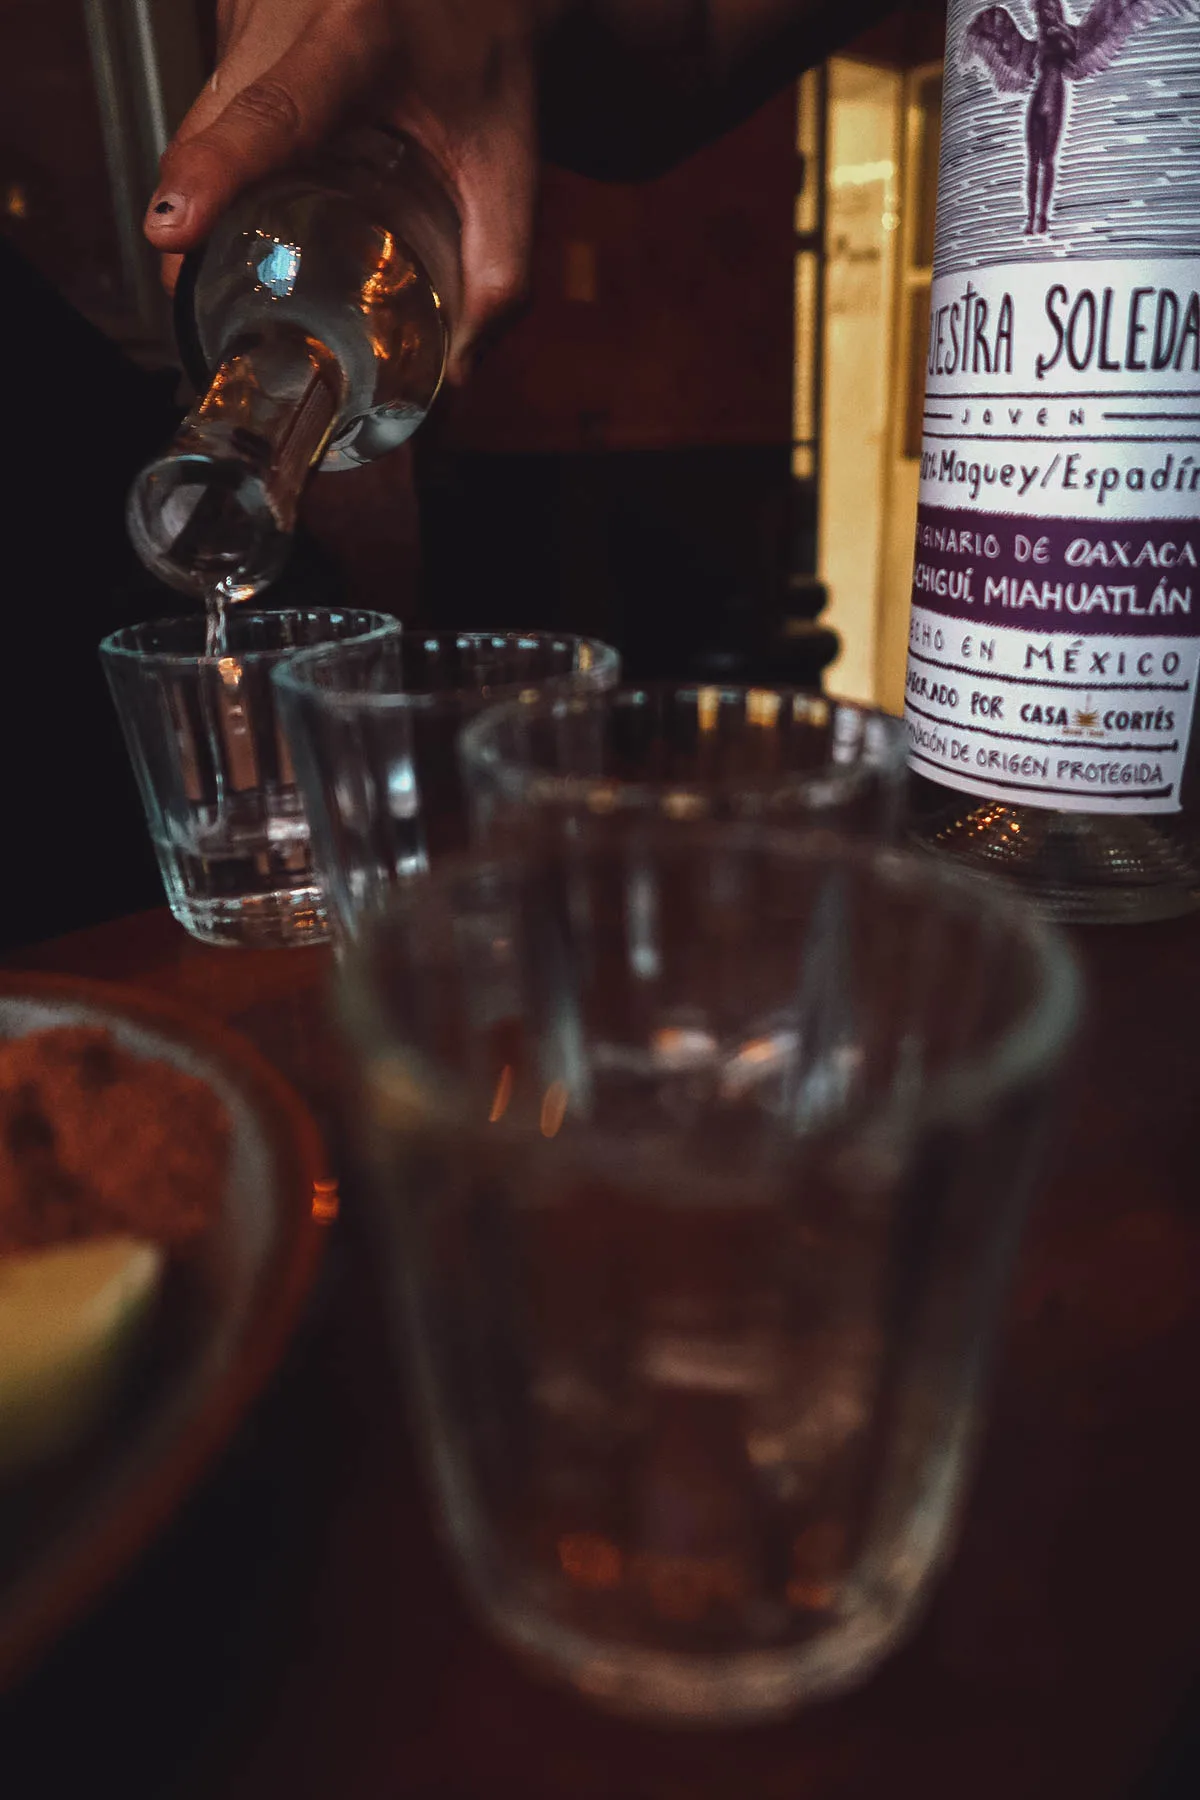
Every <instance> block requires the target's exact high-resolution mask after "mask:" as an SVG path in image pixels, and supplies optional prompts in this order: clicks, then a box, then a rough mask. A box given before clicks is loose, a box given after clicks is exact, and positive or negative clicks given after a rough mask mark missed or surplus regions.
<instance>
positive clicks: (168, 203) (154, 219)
mask: <svg viewBox="0 0 1200 1800" xmlns="http://www.w3.org/2000/svg"><path fill="white" fill-rule="evenodd" d="M187 210H188V203H187V200H186V199H185V198H184V196H183V195H182V194H156V195H155V196H154V199H153V200H151V202H150V205H149V207H148V208H147V211H146V217H147V218H148V219H149V220H150V222H151V223H152V224H156V225H168V224H170V225H182V224H183V222H184V219H185V218H186V217H187Z"/></svg>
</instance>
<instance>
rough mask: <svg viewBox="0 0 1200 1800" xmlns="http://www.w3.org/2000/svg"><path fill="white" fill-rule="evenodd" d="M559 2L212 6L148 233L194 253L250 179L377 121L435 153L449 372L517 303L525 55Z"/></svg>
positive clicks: (237, 0)
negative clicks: (453, 221)
mask: <svg viewBox="0 0 1200 1800" xmlns="http://www.w3.org/2000/svg"><path fill="white" fill-rule="evenodd" d="M562 3H563V0H220V4H219V11H218V30H219V43H218V51H219V54H218V62H217V69H216V73H215V74H214V76H213V78H212V81H211V82H210V83H209V85H208V87H207V88H206V89H205V90H204V92H203V93H202V94H201V95H200V97H199V99H198V100H197V101H196V103H195V105H194V106H193V107H192V109H191V111H190V112H189V113H188V115H187V117H186V118H185V119H184V121H183V123H182V125H181V126H180V128H179V130H178V132H177V133H176V135H175V138H174V140H173V142H172V143H171V144H170V146H169V147H168V149H167V151H166V154H165V155H164V157H163V159H162V164H161V168H160V172H159V185H158V187H157V189H156V190H155V193H154V196H153V198H152V199H151V201H150V206H149V208H148V210H147V213H146V221H145V229H146V235H147V237H148V238H149V239H150V242H151V243H152V244H153V245H154V246H155V248H156V249H158V250H161V251H162V252H164V256H165V261H166V269H165V275H166V279H167V281H168V285H173V282H174V274H175V271H176V269H177V267H178V253H180V252H182V251H185V250H189V249H192V248H193V247H194V246H196V245H197V244H200V243H202V242H203V240H204V238H205V237H206V235H207V234H208V232H209V230H210V229H211V228H212V226H213V224H214V223H215V222H216V220H217V218H218V217H219V216H220V214H221V213H222V212H223V211H224V210H225V209H226V207H228V205H229V204H230V202H231V201H232V200H233V199H234V198H235V197H236V195H237V194H238V193H240V192H241V190H242V189H243V188H244V187H246V186H247V185H248V184H249V183H250V182H252V181H255V180H257V179H258V178H259V177H261V176H263V175H266V174H269V173H271V172H272V171H273V170H275V169H277V168H280V167H281V166H283V165H284V164H286V163H288V162H290V161H291V160H292V159H293V158H294V157H295V156H296V155H297V154H298V153H299V152H300V151H303V150H306V149H308V148H310V147H312V146H315V145H318V144H320V143H321V142H322V141H323V140H324V139H325V138H326V137H328V136H329V135H330V134H331V133H332V132H333V131H335V130H336V129H337V128H338V127H339V126H340V125H341V124H343V123H349V122H354V121H372V120H373V121H375V122H386V123H388V124H390V125H394V126H396V127H397V128H398V129H401V130H403V131H405V132H407V133H408V134H409V135H410V136H411V137H413V138H414V139H415V140H416V141H417V142H418V143H419V144H421V146H422V147H423V148H424V149H425V150H426V152H427V153H428V154H429V155H430V156H431V157H432V159H433V161H434V163H435V164H436V166H437V167H438V168H439V170H440V171H441V174H442V176H443V179H444V180H445V182H446V185H447V188H448V189H449V191H450V193H451V194H452V196H453V198H454V200H455V202H456V204H457V206H458V209H459V215H460V218H461V221H462V258H463V302H462V313H461V316H460V319H459V323H458V328H457V330H456V333H455V340H454V344H453V347H452V352H451V363H450V367H449V371H448V373H449V376H450V379H451V380H453V381H461V380H462V379H463V377H464V375H465V374H466V372H467V370H468V368H469V366H470V361H471V357H472V353H473V351H474V350H475V348H476V347H477V346H478V343H479V340H480V337H481V334H482V333H483V332H484V331H485V330H486V328H487V327H488V326H490V325H491V324H493V323H494V322H495V321H496V320H497V319H498V318H499V317H501V316H502V315H503V314H504V312H505V311H507V310H508V309H509V308H510V307H511V306H512V305H513V304H514V303H515V302H516V301H517V300H519V299H520V297H521V295H522V294H523V292H524V289H525V284H526V279H527V269H528V260H529V247H530V238H531V233H532V221H533V200H534V189H535V183H536V169H537V147H536V128H535V117H534V109H535V91H534V89H535V83H534V54H535V48H536V41H537V38H538V36H539V34H540V32H541V31H542V29H543V28H544V27H545V26H546V24H548V23H549V21H550V20H551V18H552V17H553V16H555V15H556V14H557V12H558V11H559V10H560V8H561V5H562Z"/></svg>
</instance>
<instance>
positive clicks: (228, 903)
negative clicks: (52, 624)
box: [100, 606, 400, 945]
mask: <svg viewBox="0 0 1200 1800" xmlns="http://www.w3.org/2000/svg"><path fill="white" fill-rule="evenodd" d="M399 629H400V627H399V625H398V624H397V623H396V621H395V619H392V618H389V616H388V615H387V614H386V613H377V612H363V611H359V610H355V609H350V608H346V609H339V610H337V611H329V610H325V609H322V608H307V609H304V610H296V609H292V610H287V611H278V612H252V611H249V610H247V609H245V608H243V607H240V606H239V607H230V608H229V609H228V612H227V613H226V616H225V638H224V643H223V645H222V647H221V649H220V651H219V652H214V651H212V650H211V649H210V647H209V643H208V638H207V621H206V619H205V615H204V614H203V613H199V612H197V613H191V614H188V615H185V616H183V617H180V618H176V619H159V620H156V621H154V622H152V623H150V624H146V625H131V626H129V627H127V628H126V629H125V630H124V631H117V632H114V633H113V635H112V636H111V637H107V638H105V640H104V642H103V643H102V644H101V645H100V657H101V661H102V662H103V665H104V672H105V674H106V676H107V678H108V685H109V688H110V690H111V693H112V697H113V700H114V702H115V704H116V708H117V712H118V714H119V716H120V720H121V729H122V731H123V733H124V736H125V743H126V745H127V747H128V750H129V755H130V760H131V761H132V763H133V768H134V773H135V775H136V776H137V781H138V786H139V788H140V790H141V796H142V803H143V805H144V807H145V809H146V819H147V822H148V824H149V827H150V836H151V839H152V841H153V844H154V849H155V852H156V854H157V856H158V865H159V868H160V869H161V871H162V878H163V885H164V886H165V888H166V891H167V900H168V902H169V903H170V907H171V911H172V912H173V913H174V915H175V917H176V918H177V919H178V920H179V923H180V924H181V925H182V926H184V927H185V929H186V930H187V931H189V932H191V934H192V936H193V937H197V938H200V939H201V940H202V941H203V942H205V943H209V944H258V945H283V944H310V943H316V942H319V941H320V940H322V939H323V938H324V937H325V936H326V935H327V932H326V919H325V903H324V897H323V895H322V892H321V887H320V883H319V880H318V877H317V875H316V872H315V870H314V868H313V861H312V855H311V848H310V842H309V829H308V821H307V820H306V818H305V816H304V808H303V805H302V804H301V799H300V794H299V792H298V790H297V787H296V778H295V775H294V773H293V770H292V762H291V757H290V754H289V752H288V748H287V745H286V743H285V742H284V739H283V736H282V733H281V732H280V729H279V721H278V718H277V716H276V710H275V690H274V688H273V687H272V685H271V675H272V672H273V671H274V670H275V669H277V668H278V667H279V666H280V664H281V663H283V662H286V661H287V659H288V658H289V657H291V656H294V655H295V653H296V652H297V650H300V649H303V648H305V647H307V646H311V645H314V644H325V643H330V642H345V641H348V640H350V639H363V638H372V639H375V638H378V637H379V635H380V634H381V633H382V634H387V633H392V634H396V633H398V632H399Z"/></svg>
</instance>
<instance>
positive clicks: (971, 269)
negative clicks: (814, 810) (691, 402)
mask: <svg viewBox="0 0 1200 1800" xmlns="http://www.w3.org/2000/svg"><path fill="white" fill-rule="evenodd" d="M926 381H927V385H926V390H925V418H924V441H923V447H922V452H921V501H920V511H919V516H918V524H917V543H916V558H915V567H914V579H913V597H912V615H911V631H910V638H909V664H908V675H907V693H906V720H907V728H908V736H909V760H910V767H911V770H912V774H913V792H912V810H913V820H914V830H915V831H916V833H917V835H918V836H919V837H920V838H921V839H922V840H923V841H924V842H925V843H927V844H928V845H929V846H930V847H931V848H933V849H934V850H935V851H936V852H938V853H939V854H941V855H944V856H948V857H954V858H956V859H959V860H961V861H962V862H965V863H969V864H973V865H975V866H977V867H980V868H986V869H991V870H994V871H996V872H998V873H1002V874H1004V875H1007V876H1009V877H1010V878H1012V879H1013V880H1015V881H1016V882H1018V883H1020V884H1021V885H1022V886H1023V887H1024V888H1025V889H1026V890H1027V891H1028V892H1029V893H1030V894H1031V895H1032V896H1033V897H1034V898H1035V899H1036V900H1037V902H1038V903H1039V904H1040V906H1041V907H1042V909H1043V910H1044V911H1046V912H1048V913H1051V914H1053V915H1056V916H1057V917H1059V918H1065V919H1077V920H1096V921H1101V920H1112V921H1115V920H1125V919H1129V920H1136V919H1154V918H1165V917H1169V916H1170V915H1172V914H1174V913H1178V912H1183V911H1186V910H1188V909H1189V908H1191V907H1192V906H1193V905H1194V904H1196V901H1197V897H1198V895H1200V755H1198V752H1197V740H1198V739H1200V731H1198V730H1197V729H1196V721H1195V718H1194V713H1195V694H1196V682H1197V673H1198V665H1200V0H1072V3H1071V4H1069V5H1064V4H1063V0H1008V4H1007V5H1005V6H988V7H984V8H982V9H981V8H980V6H979V5H978V0H950V11H949V25H948V37H947V51H946V72H945V94H944V104H943V125H942V150H941V172H940V181H939V192H938V214H937V241H936V250H935V256H934V271H933V291H932V301H931V328H930V334H929V348H928V368H927V377H926Z"/></svg>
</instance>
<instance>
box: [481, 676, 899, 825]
mask: <svg viewBox="0 0 1200 1800" xmlns="http://www.w3.org/2000/svg"><path fill="white" fill-rule="evenodd" d="M461 756H462V761H463V767H464V771H465V776H466V781H467V786H468V790H469V793H470V797H471V808H472V818H473V823H474V828H475V831H476V835H477V837H478V836H479V835H480V834H485V835H486V834H492V833H494V832H495V831H497V830H500V829H503V828H505V827H511V826H515V827H517V828H518V829H522V830H525V829H528V828H529V827H530V826H531V825H537V824H539V823H540V824H542V825H545V824H549V823H551V822H553V821H558V822H559V823H563V822H567V821H574V820H578V819H580V818H592V819H598V818H606V819H617V820H621V819H627V818H630V817H641V818H652V817H655V816H658V817H660V818H662V819H664V820H677V821H687V822H692V821H695V820H697V819H744V820H751V819H755V820H765V821H773V822H775V823H776V824H778V825H780V826H784V825H786V826H788V827H789V828H793V829H794V828H796V827H798V826H799V827H805V828H820V829H824V830H834V831H839V832H844V833H850V834H853V835H861V836H867V837H874V838H882V839H887V838H891V837H893V836H894V835H895V834H896V832H897V829H898V824H899V818H900V812H901V805H902V799H903V792H904V737H903V730H902V726H901V722H900V720H899V719H895V718H892V717H891V716H890V715H888V714H886V713H882V712H877V711H875V710H874V709H872V708H871V707H866V706H858V705H855V704H854V703H852V702H850V701H845V700H831V699H826V698H825V697H824V696H823V695H820V694H813V693H807V692H804V691H801V690H799V689H787V688H748V687H705V686H699V687H698V686H695V685H694V684H693V685H688V686H682V687H673V686H651V687H644V688H621V689H618V690H617V691H615V692H613V693H611V694H608V695H605V696H604V697H603V698H602V699H600V700H599V701H597V700H595V699H594V698H591V697H588V696H581V695H557V696H550V697H539V698H535V699H534V700H533V701H532V703H531V702H529V701H525V700H518V701H514V702H511V703H509V704H507V705H505V706H500V707H495V708H492V709H490V710H489V711H488V712H486V713H484V714H483V715H482V716H481V717H480V718H479V719H478V720H476V721H475V723H474V724H473V725H471V726H470V727H469V728H468V729H467V730H466V731H465V732H464V734H463V738H462V746H461Z"/></svg>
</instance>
